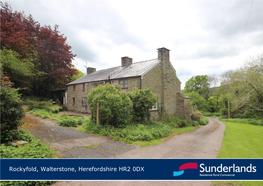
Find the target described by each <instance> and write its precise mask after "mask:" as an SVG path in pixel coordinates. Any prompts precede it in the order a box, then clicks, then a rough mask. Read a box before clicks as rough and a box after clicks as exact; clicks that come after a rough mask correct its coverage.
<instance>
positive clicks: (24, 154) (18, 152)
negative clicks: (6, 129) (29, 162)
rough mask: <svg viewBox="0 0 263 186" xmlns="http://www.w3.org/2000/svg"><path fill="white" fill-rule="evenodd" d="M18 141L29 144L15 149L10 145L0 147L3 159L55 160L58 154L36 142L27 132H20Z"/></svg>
mask: <svg viewBox="0 0 263 186" xmlns="http://www.w3.org/2000/svg"><path fill="white" fill-rule="evenodd" d="M17 140H22V141H27V142H28V144H25V145H23V146H20V145H19V146H18V147H14V146H12V145H11V144H10V143H5V144H2V145H1V146H0V155H1V158H54V157H56V156H57V153H56V152H54V151H53V150H51V149H50V148H49V146H48V145H46V144H44V143H42V142H40V141H39V140H36V139H35V137H34V136H33V135H32V134H30V133H29V132H27V131H26V130H18V138H17Z"/></svg>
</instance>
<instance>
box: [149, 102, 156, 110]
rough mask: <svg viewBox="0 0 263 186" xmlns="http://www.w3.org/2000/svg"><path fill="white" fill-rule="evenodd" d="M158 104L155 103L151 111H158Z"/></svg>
mask: <svg viewBox="0 0 263 186" xmlns="http://www.w3.org/2000/svg"><path fill="white" fill-rule="evenodd" d="M157 109H158V108H157V102H156V103H155V105H153V107H152V108H151V109H150V110H157Z"/></svg>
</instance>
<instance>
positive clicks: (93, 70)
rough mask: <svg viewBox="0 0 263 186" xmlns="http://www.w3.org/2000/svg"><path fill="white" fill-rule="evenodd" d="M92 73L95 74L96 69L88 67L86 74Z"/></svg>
mask: <svg viewBox="0 0 263 186" xmlns="http://www.w3.org/2000/svg"><path fill="white" fill-rule="evenodd" d="M92 72H96V68H92V67H88V68H87V74H91V73H92Z"/></svg>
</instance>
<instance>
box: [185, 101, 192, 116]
mask: <svg viewBox="0 0 263 186" xmlns="http://www.w3.org/2000/svg"><path fill="white" fill-rule="evenodd" d="M184 113H185V116H186V117H187V118H189V117H190V116H191V105H190V98H189V97H187V98H186V97H185V98H184Z"/></svg>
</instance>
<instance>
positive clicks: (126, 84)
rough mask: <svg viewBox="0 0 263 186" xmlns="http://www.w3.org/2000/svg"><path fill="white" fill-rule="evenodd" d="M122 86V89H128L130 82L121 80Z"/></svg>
mask: <svg viewBox="0 0 263 186" xmlns="http://www.w3.org/2000/svg"><path fill="white" fill-rule="evenodd" d="M120 86H121V88H128V80H127V79H125V80H120Z"/></svg>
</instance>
